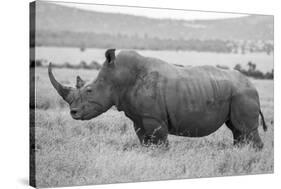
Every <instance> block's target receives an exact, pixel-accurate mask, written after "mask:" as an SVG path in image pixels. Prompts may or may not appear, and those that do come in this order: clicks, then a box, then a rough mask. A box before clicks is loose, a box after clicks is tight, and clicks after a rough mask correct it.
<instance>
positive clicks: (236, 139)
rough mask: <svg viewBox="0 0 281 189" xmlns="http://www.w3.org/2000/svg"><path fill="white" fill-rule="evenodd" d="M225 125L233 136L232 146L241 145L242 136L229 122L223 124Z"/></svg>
mask: <svg viewBox="0 0 281 189" xmlns="http://www.w3.org/2000/svg"><path fill="white" fill-rule="evenodd" d="M225 125H226V126H227V127H228V128H229V129H230V130H231V132H232V134H233V144H234V145H241V144H243V134H242V133H241V132H240V131H239V130H238V129H236V128H235V127H234V125H233V124H232V122H231V121H230V120H228V121H226V122H225Z"/></svg>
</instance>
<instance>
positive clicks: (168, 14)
mask: <svg viewBox="0 0 281 189" xmlns="http://www.w3.org/2000/svg"><path fill="white" fill-rule="evenodd" d="M57 4H60V5H65V6H70V7H76V8H80V9H86V10H93V11H99V12H111V13H123V14H131V15H136V16H146V17H152V18H171V19H185V20H194V19H221V18H234V17H241V16H247V15H246V14H229V13H216V12H203V11H184V10H163V9H151V8H134V7H119V6H105V5H94V4H78V3H57Z"/></svg>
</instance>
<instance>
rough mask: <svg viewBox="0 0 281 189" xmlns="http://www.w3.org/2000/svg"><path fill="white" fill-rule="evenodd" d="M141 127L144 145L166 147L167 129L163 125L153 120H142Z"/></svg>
mask: <svg viewBox="0 0 281 189" xmlns="http://www.w3.org/2000/svg"><path fill="white" fill-rule="evenodd" d="M142 126H143V130H144V133H145V135H144V139H143V141H144V145H151V144H154V145H164V146H168V144H169V142H168V139H167V138H168V127H167V126H166V124H164V123H159V121H157V120H155V119H153V118H143V120H142Z"/></svg>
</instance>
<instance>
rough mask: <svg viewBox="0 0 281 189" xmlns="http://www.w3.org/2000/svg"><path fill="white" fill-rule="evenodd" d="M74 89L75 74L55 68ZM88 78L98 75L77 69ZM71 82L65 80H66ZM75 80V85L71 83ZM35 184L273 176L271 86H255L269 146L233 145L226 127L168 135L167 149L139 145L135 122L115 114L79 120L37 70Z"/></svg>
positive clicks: (43, 72)
mask: <svg viewBox="0 0 281 189" xmlns="http://www.w3.org/2000/svg"><path fill="white" fill-rule="evenodd" d="M54 72H55V76H56V77H57V78H58V80H60V81H63V82H64V83H65V84H73V83H74V81H75V76H76V74H77V73H75V74H74V71H73V70H64V69H55V70H54ZM78 72H80V73H79V74H80V75H81V76H82V77H83V78H85V79H88V80H90V79H93V78H94V77H95V76H96V74H97V72H95V71H84V70H79V71H78ZM63 78H64V79H69V80H64V79H63ZM70 79H71V81H70ZM36 82H37V83H36V86H37V91H36V97H37V98H36V107H37V109H36V114H35V115H36V125H35V127H36V135H35V137H36V180H37V185H38V186H39V187H49V186H69V185H85V184H101V183H115V182H135V181H148V180H163V179H179V178H194V177H213V176H226V175H241V174H258V173H272V172H273V81H257V80H255V81H253V82H254V83H255V85H256V86H257V89H258V91H259V93H260V98H261V105H262V111H263V112H264V115H265V118H266V122H267V124H268V127H269V130H268V132H266V133H264V132H263V131H262V129H260V133H261V137H262V140H263V141H264V143H265V147H264V149H263V150H262V151H259V152H255V151H254V150H253V149H251V148H249V146H245V147H243V148H237V147H233V146H232V134H231V132H230V131H229V130H228V129H227V128H226V127H225V126H223V127H221V128H220V129H219V130H218V131H217V132H215V133H213V134H212V135H210V136H207V137H203V138H196V139H195V138H185V137H175V136H169V140H170V147H169V149H168V150H163V149H159V148H156V147H150V148H144V147H142V146H140V144H139V141H138V139H137V137H136V134H135V132H134V130H133V125H132V122H131V121H130V120H129V119H128V118H126V117H125V115H124V114H123V113H122V112H118V111H116V110H114V109H111V110H109V111H108V112H106V113H104V114H103V115H101V116H99V117H97V118H95V119H93V120H90V121H75V120H73V119H72V118H71V117H70V115H69V110H68V107H67V105H66V104H65V103H64V102H63V101H62V100H61V98H60V97H59V96H58V95H57V94H56V92H55V90H54V89H53V88H52V86H51V84H50V82H49V80H48V77H47V70H46V69H44V68H40V69H37V70H36Z"/></svg>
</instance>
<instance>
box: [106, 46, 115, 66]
mask: <svg viewBox="0 0 281 189" xmlns="http://www.w3.org/2000/svg"><path fill="white" fill-rule="evenodd" d="M105 58H106V60H107V62H108V63H109V64H113V63H114V61H115V49H107V51H106V52H105Z"/></svg>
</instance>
